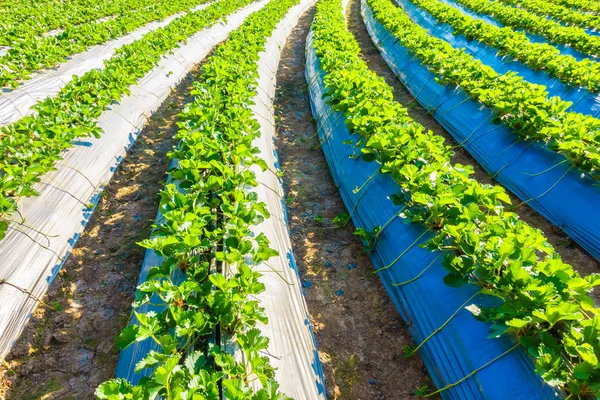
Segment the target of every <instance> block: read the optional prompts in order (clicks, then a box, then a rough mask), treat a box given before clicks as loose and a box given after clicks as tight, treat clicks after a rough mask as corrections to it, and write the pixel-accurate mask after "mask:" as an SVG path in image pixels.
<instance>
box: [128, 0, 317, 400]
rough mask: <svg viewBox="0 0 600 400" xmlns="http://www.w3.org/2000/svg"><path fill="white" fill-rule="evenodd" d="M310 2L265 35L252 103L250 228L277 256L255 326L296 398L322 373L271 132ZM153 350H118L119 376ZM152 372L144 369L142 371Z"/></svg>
mask: <svg viewBox="0 0 600 400" xmlns="http://www.w3.org/2000/svg"><path fill="white" fill-rule="evenodd" d="M314 2H315V0H304V1H302V2H301V3H300V4H298V5H296V6H294V7H292V8H291V9H290V10H289V12H288V14H287V15H286V17H285V18H284V19H283V20H282V21H281V22H280V23H279V24H278V25H277V27H276V29H275V31H274V32H273V34H272V36H271V37H270V38H269V39H268V41H267V43H266V46H265V51H264V52H262V53H261V54H260V60H259V61H258V65H259V77H258V86H257V90H258V95H257V96H256V97H255V105H254V106H253V112H254V115H255V117H256V119H257V121H258V122H259V124H260V130H261V133H262V135H261V136H260V138H258V139H256V140H255V142H254V145H255V146H256V147H257V148H258V149H259V150H260V153H259V156H260V157H261V158H262V159H263V160H265V162H266V163H267V165H268V166H269V169H268V170H267V171H264V172H263V171H262V170H261V169H260V168H258V167H253V168H252V170H253V171H254V172H255V174H256V179H257V182H258V183H259V185H258V186H257V187H256V188H252V190H253V191H256V192H257V193H258V198H259V201H263V202H264V203H265V204H266V205H267V208H268V210H269V213H270V214H271V216H270V218H268V219H266V220H265V221H263V222H262V223H261V224H259V225H257V226H256V227H253V228H252V231H253V233H254V234H256V235H258V234H260V233H263V234H264V235H265V236H266V237H267V238H268V239H269V241H270V243H271V247H272V248H273V249H275V250H277V251H278V253H279V256H276V257H272V258H271V259H269V262H268V265H267V263H263V264H260V265H257V266H255V268H257V269H258V270H260V271H261V273H262V274H263V276H262V278H261V279H260V281H261V282H262V283H264V285H265V287H266V290H265V291H264V292H263V293H261V294H259V295H258V296H257V299H258V300H259V301H260V304H261V306H262V307H264V309H265V313H266V315H267V316H268V318H269V323H268V324H267V325H264V324H259V326H258V328H259V329H260V330H261V331H262V333H263V334H264V336H265V337H267V338H269V348H268V353H269V354H270V355H272V357H270V362H271V365H272V366H273V367H275V368H276V369H277V370H276V373H275V379H276V380H277V382H278V383H279V385H280V390H281V391H282V392H283V393H285V394H287V395H288V396H290V397H292V398H294V399H296V400H313V399H325V398H326V397H325V384H324V378H323V371H322V367H321V363H320V361H319V357H318V353H317V348H316V343H315V339H314V336H313V333H312V328H311V325H310V319H309V316H308V311H307V308H306V303H305V301H304V297H303V295H302V289H301V284H300V278H299V276H298V271H297V268H296V263H295V259H294V254H293V251H292V246H291V242H290V237H289V231H288V224H287V216H286V214H285V201H284V192H283V188H282V184H281V181H280V179H279V177H278V176H277V173H276V171H277V169H278V161H277V154H276V152H275V149H274V145H273V139H274V135H275V120H274V114H273V98H274V96H275V88H276V84H275V83H276V82H275V79H276V74H277V67H278V65H279V60H280V56H281V50H282V49H283V47H284V46H285V42H286V39H287V37H288V36H289V34H290V33H291V31H292V29H293V27H294V26H295V25H296V24H297V22H298V19H299V18H300V16H301V15H302V14H303V13H304V11H306V10H307V9H308V8H309V7H310V6H311V5H312V4H313V3H314ZM158 218H160V216H158V217H157V219H158ZM160 262H161V259H160V257H158V256H157V255H156V254H155V253H154V252H153V251H150V250H149V251H147V252H146V257H145V260H144V264H143V267H142V270H143V274H142V275H141V276H140V280H139V283H142V282H144V281H145V279H146V275H147V273H148V270H149V268H151V267H152V266H155V265H159V264H160ZM182 278H183V276H182V275H181V274H179V275H178V276H177V277H176V279H177V280H179V281H180V280H181V279H182ZM145 310H146V309H143V310H138V311H145ZM220 344H221V345H224V346H225V347H226V348H227V349H228V351H232V352H235V348H234V346H232V345H231V343H227V342H226V340H225V338H224V337H222V338H221V343H220ZM151 349H155V350H156V348H155V346H154V343H153V341H151V340H146V341H143V342H140V343H134V344H133V345H131V346H130V347H128V348H127V349H125V350H124V351H122V352H121V355H120V357H119V364H118V367H117V376H118V377H121V378H127V379H129V380H131V381H132V382H134V383H135V382H138V381H139V379H140V378H141V377H142V376H144V375H142V374H136V373H134V367H135V364H136V363H137V362H138V361H139V360H141V359H142V358H143V357H144V356H145V355H146V353H147V352H148V351H149V350H151ZM235 355H236V357H238V358H241V357H242V354H241V352H237V353H236V354H235ZM150 372H151V371H150V370H145V374H148V373H150ZM252 384H253V385H254V386H255V389H258V388H259V386H260V383H259V381H258V380H256V381H254V382H253V383H252Z"/></svg>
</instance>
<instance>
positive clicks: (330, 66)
mask: <svg viewBox="0 0 600 400" xmlns="http://www.w3.org/2000/svg"><path fill="white" fill-rule="evenodd" d="M368 3H369V4H370V6H371V7H372V9H373V11H374V13H375V14H376V15H377V16H378V17H379V18H381V19H382V20H384V19H386V18H387V19H389V20H392V21H393V20H397V19H402V18H401V17H400V16H399V15H398V14H397V13H396V12H394V11H393V10H394V9H395V6H394V5H393V4H392V3H391V2H390V1H389V0H368ZM318 7H319V8H318V12H317V16H316V19H315V24H314V25H313V29H314V32H315V47H316V50H317V56H318V57H319V61H320V65H321V67H322V68H323V70H324V71H325V73H326V76H325V86H326V89H327V92H326V96H327V101H328V103H329V104H331V105H332V107H333V108H334V110H336V111H339V112H342V113H343V114H344V116H345V117H346V126H348V127H349V129H350V130H351V132H352V133H354V134H356V135H357V139H356V141H355V143H354V144H353V145H354V146H355V147H356V148H357V150H358V151H359V153H360V157H361V158H362V159H363V160H365V161H375V162H377V163H378V164H379V165H381V167H380V172H381V173H385V174H390V175H391V177H392V178H393V179H394V180H395V181H396V182H397V183H398V185H399V189H400V190H399V191H398V193H396V194H395V195H393V196H392V200H393V201H394V202H395V203H396V204H402V205H403V213H404V214H403V218H405V219H406V220H407V221H410V222H411V223H419V224H424V225H425V226H426V227H427V229H428V231H429V232H430V233H431V234H432V235H433V236H432V238H431V239H430V240H429V241H427V243H426V244H424V245H423V246H425V247H426V248H428V249H430V250H432V251H440V252H442V253H443V254H444V255H443V262H442V264H443V266H444V267H445V268H446V269H447V271H448V275H447V276H446V277H445V279H444V281H445V283H446V284H448V285H450V286H460V285H465V284H473V285H477V286H479V287H480V290H479V292H478V293H479V294H488V295H491V296H495V297H497V298H499V299H501V300H502V301H501V304H500V305H498V306H495V307H490V308H480V309H479V310H478V312H477V310H473V311H474V315H476V317H477V318H478V319H480V320H482V321H485V322H488V323H490V324H491V336H492V337H497V336H500V335H510V336H512V337H515V338H516V339H517V340H518V343H520V344H521V345H522V346H523V347H524V348H525V349H526V350H527V352H528V354H529V355H530V356H531V357H532V358H533V359H534V360H535V365H536V371H537V372H538V373H539V374H540V375H541V376H542V377H543V378H544V379H545V380H546V382H548V383H549V384H550V385H553V386H558V387H560V388H561V389H563V390H565V391H566V392H567V393H569V394H570V395H571V397H582V398H583V397H585V396H587V395H597V394H598V393H600V387H599V386H598V382H599V378H600V369H599V368H598V357H600V337H599V335H598V333H599V332H600V314H599V310H598V309H596V308H595V307H594V303H593V300H592V299H591V298H590V297H589V295H588V292H589V291H590V290H591V289H592V288H593V287H594V286H598V285H600V277H599V276H597V275H591V276H588V277H586V278H581V277H580V276H579V275H578V274H577V273H576V272H575V271H574V270H573V269H572V267H571V266H570V265H567V264H565V263H563V262H562V261H561V259H560V256H559V255H558V254H557V253H556V252H555V251H554V249H553V248H552V246H551V245H550V244H548V242H547V240H546V239H545V238H544V236H543V234H542V233H541V232H540V231H539V230H537V229H534V228H532V227H530V226H528V225H527V224H526V223H524V222H522V221H520V220H519V218H518V216H517V215H516V214H514V213H512V212H509V211H507V210H506V209H505V207H504V205H505V204H509V203H510V199H509V197H508V195H507V194H506V192H505V191H504V190H503V189H502V188H501V187H499V186H491V185H483V184H480V183H478V182H477V181H475V180H474V179H472V178H470V175H472V173H473V170H472V168H470V167H467V166H463V165H459V164H456V165H452V164H451V155H452V151H451V149H450V148H449V147H446V146H445V145H444V139H443V138H442V137H440V136H438V135H435V134H434V133H432V132H431V131H426V130H425V129H424V128H423V126H421V125H419V124H418V123H416V122H414V121H413V120H412V119H411V118H410V117H409V116H408V112H407V110H406V109H405V108H403V107H402V106H401V105H400V104H399V103H397V102H395V101H394V100H393V92H392V89H391V88H390V87H389V86H388V85H387V84H386V83H385V82H384V81H383V79H381V78H379V77H377V75H375V74H374V73H373V72H371V71H369V69H368V67H367V66H366V64H365V63H364V62H363V61H362V60H361V59H360V57H359V52H360V49H359V47H358V45H357V43H356V42H355V40H354V38H353V37H352V35H351V34H350V33H349V32H348V31H347V30H346V26H345V21H344V18H343V15H342V11H341V6H340V2H339V0H321V2H320V4H319V6H318ZM384 17H385V18H384ZM388 267H391V265H390V266H387V267H384V268H388ZM446 388H447V387H446ZM446 388H441V389H440V390H444V389H446Z"/></svg>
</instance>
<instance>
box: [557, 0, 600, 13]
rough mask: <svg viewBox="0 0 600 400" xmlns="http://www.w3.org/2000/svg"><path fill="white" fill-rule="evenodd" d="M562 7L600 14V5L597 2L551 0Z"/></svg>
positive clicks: (587, 0) (590, 0)
mask: <svg viewBox="0 0 600 400" xmlns="http://www.w3.org/2000/svg"><path fill="white" fill-rule="evenodd" d="M549 1H550V2H552V3H555V4H559V5H561V6H566V7H571V8H574V9H576V10H580V11H582V12H586V11H588V12H591V13H593V14H598V13H600V3H598V2H597V1H596V0H549Z"/></svg>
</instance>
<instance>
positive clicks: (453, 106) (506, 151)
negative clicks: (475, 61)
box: [362, 0, 600, 258]
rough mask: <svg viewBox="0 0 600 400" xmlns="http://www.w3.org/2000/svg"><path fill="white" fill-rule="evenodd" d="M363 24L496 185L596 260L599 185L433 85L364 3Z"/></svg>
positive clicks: (461, 96)
mask: <svg viewBox="0 0 600 400" xmlns="http://www.w3.org/2000/svg"><path fill="white" fill-rule="evenodd" d="M362 13H363V19H364V21H365V24H366V26H367V30H368V31H369V34H370V35H371V38H372V39H373V42H374V43H375V44H376V46H377V47H378V48H379V50H380V52H381V55H382V56H383V58H384V60H385V61H386V63H387V64H388V65H389V67H390V68H391V69H392V70H393V71H394V73H395V74H396V75H397V76H398V78H399V79H400V81H401V82H402V83H403V84H404V85H405V86H406V87H407V88H408V90H409V91H410V92H411V93H412V95H413V96H415V98H416V99H417V100H418V101H419V103H421V105H423V107H425V108H427V109H429V110H432V115H433V116H434V117H435V119H436V120H437V121H438V122H439V123H440V124H441V125H442V126H443V127H444V128H445V129H446V130H447V131H448V132H449V133H450V134H451V135H452V136H453V137H454V138H455V139H456V140H457V141H458V142H459V143H461V145H462V146H464V147H465V148H466V149H467V150H468V151H469V153H470V154H471V155H472V156H473V157H474V158H475V159H476V160H477V161H478V162H479V163H480V164H481V166H482V167H483V168H484V169H485V170H486V171H488V172H489V173H490V174H492V175H494V179H496V180H497V181H498V182H499V183H501V184H502V185H503V186H505V187H506V188H507V189H508V190H510V191H511V192H513V193H514V194H515V195H517V196H518V197H519V198H520V199H522V200H523V201H527V204H528V205H529V206H531V207H532V208H533V209H535V210H536V211H537V212H539V213H540V214H542V215H543V216H544V217H545V218H547V219H548V220H549V221H551V222H552V223H553V224H554V225H556V226H557V227H559V228H560V229H562V230H563V231H565V232H566V233H567V234H568V235H569V236H570V237H571V238H573V239H574V240H575V241H576V242H577V243H579V244H580V245H581V246H582V247H584V248H585V249H586V250H587V251H588V252H590V253H591V254H592V255H593V256H594V257H596V258H600V213H598V212H597V204H598V203H599V202H600V186H598V185H597V182H596V181H594V180H593V179H592V178H590V177H589V176H588V175H586V174H583V173H581V171H578V170H577V168H575V167H573V166H572V165H571V164H570V163H568V162H565V160H566V159H565V157H564V156H563V155H561V154H559V153H557V152H554V151H552V150H550V149H548V148H547V147H545V146H544V145H542V144H540V143H538V142H525V141H522V140H520V139H519V138H518V136H517V135H515V134H514V133H513V132H512V131H511V130H510V129H509V128H508V127H506V126H504V125H497V124H493V123H492V122H491V121H492V118H493V111H492V110H490V109H489V108H486V107H483V106H482V105H481V104H480V103H477V102H476V101H473V100H471V99H470V98H469V97H468V96H467V95H466V94H465V92H464V91H462V90H461V89H457V88H456V87H454V86H452V87H451V86H445V85H441V84H439V83H437V82H436V79H435V75H434V74H433V73H431V72H430V71H429V70H428V69H427V67H425V66H423V65H422V64H421V63H420V60H419V59H416V58H414V57H413V55H412V54H411V53H410V52H409V51H408V49H406V48H405V47H403V46H401V45H400V44H398V43H397V41H396V40H395V38H394V36H393V35H391V34H390V32H389V31H387V30H386V29H385V27H383V25H382V24H381V23H380V22H379V21H378V20H377V19H376V18H374V16H373V13H372V11H371V8H370V7H369V6H368V5H367V4H366V2H365V1H364V0H363V2H362Z"/></svg>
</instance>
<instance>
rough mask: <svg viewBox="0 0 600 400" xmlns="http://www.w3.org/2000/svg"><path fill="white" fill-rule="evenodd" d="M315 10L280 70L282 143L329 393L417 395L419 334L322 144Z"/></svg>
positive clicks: (300, 260) (367, 398)
mask: <svg viewBox="0 0 600 400" xmlns="http://www.w3.org/2000/svg"><path fill="white" fill-rule="evenodd" d="M313 15H314V10H312V11H311V12H308V13H307V14H306V15H304V17H303V18H302V20H301V22H300V24H299V25H298V26H297V27H296V28H295V29H294V31H293V33H292V35H291V36H290V38H289V39H288V42H287V45H286V47H285V48H284V50H283V54H282V59H281V64H280V66H279V71H278V74H277V85H278V87H277V93H276V97H275V105H276V130H277V132H276V135H277V136H276V147H277V152H278V154H279V156H280V160H281V167H282V170H283V172H284V175H283V181H284V186H285V190H286V196H287V198H286V202H287V204H288V216H289V223H290V230H291V236H292V244H293V247H294V253H295V256H296V261H297V264H298V268H299V271H300V275H301V278H302V285H303V287H304V292H305V296H306V301H307V305H308V311H309V314H310V317H311V322H312V324H313V327H314V330H315V336H316V340H317V345H318V348H319V357H320V359H321V362H322V363H323V367H324V370H325V382H326V386H327V391H328V392H327V394H328V398H329V399H364V400H374V399H396V400H399V399H409V398H415V396H413V395H412V392H413V391H414V390H415V388H417V387H419V386H422V385H425V384H428V385H429V386H430V387H431V386H432V384H431V382H430V379H429V377H428V375H427V372H426V370H425V369H424V366H423V363H422V361H421V359H420V358H419V357H418V356H417V357H412V358H409V359H406V358H405V357H404V352H403V347H404V346H405V345H410V344H412V343H413V342H412V338H411V336H410V334H409V332H408V330H407V328H406V324H405V323H404V322H403V321H402V319H401V318H400V316H399V315H398V313H397V312H396V310H395V309H394V306H393V305H392V303H391V301H390V300H389V297H388V295H387V293H386V291H385V289H384V288H383V286H382V284H381V282H380V281H379V278H378V277H377V276H376V275H374V274H373V270H374V269H373V266H372V264H371V262H370V261H369V258H368V256H367V255H366V254H365V253H364V252H363V250H362V244H361V242H360V240H359V239H358V237H357V236H354V235H353V231H354V227H353V226H352V225H351V224H349V226H346V227H345V228H343V229H339V228H335V225H334V224H333V223H332V219H333V218H334V217H335V216H336V215H337V214H339V213H341V212H346V209H345V207H344V205H343V203H342V200H341V198H340V195H339V192H338V189H337V187H336V186H335V184H334V182H333V179H332V177H331V174H330V172H329V167H328V166H327V162H326V160H325V157H324V155H323V152H322V150H321V149H320V147H318V146H319V140H318V137H317V136H316V126H315V124H314V122H313V120H312V118H311V111H310V104H309V99H308V94H307V90H306V87H307V85H306V81H305V79H304V63H305V58H304V47H305V39H306V35H307V33H308V29H309V27H310V23H311V21H312V18H313Z"/></svg>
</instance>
